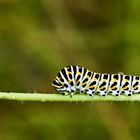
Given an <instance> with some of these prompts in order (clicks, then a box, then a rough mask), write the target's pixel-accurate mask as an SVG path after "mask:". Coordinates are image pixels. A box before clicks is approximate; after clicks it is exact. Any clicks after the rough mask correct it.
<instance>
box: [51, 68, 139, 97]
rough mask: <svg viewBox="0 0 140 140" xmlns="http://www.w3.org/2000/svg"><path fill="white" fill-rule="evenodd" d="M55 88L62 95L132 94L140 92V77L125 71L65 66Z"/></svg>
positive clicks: (56, 80) (55, 82) (55, 81)
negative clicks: (111, 72) (104, 71)
mask: <svg viewBox="0 0 140 140" xmlns="http://www.w3.org/2000/svg"><path fill="white" fill-rule="evenodd" d="M52 86H53V87H54V89H55V90H56V91H57V92H59V93H61V94H62V95H70V96H71V97H72V96H73V95H74V93H75V92H76V91H79V92H80V93H81V94H84V93H85V94H87V95H89V96H93V95H94V94H95V93H96V94H98V95H101V96H106V95H107V94H112V95H114V96H119V95H120V94H124V95H127V96H131V95H132V94H133V93H140V77H138V76H132V75H125V74H123V73H117V74H107V73H104V74H102V73H97V72H94V71H90V70H88V69H86V68H84V67H82V66H77V65H76V66H67V67H64V68H63V69H62V70H61V71H60V72H59V73H58V75H57V76H56V78H55V80H54V81H53V83H52Z"/></svg>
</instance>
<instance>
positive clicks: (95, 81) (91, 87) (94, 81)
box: [86, 72, 101, 96]
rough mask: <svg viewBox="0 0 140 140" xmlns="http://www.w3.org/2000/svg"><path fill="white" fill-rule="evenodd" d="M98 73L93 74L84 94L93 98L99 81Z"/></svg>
mask: <svg viewBox="0 0 140 140" xmlns="http://www.w3.org/2000/svg"><path fill="white" fill-rule="evenodd" d="M100 75H101V74H100V73H96V72H93V73H92V76H91V79H90V81H89V84H88V85H87V89H86V94H87V95H89V96H93V95H94V94H95V92H96V90H97V86H98V84H99V80H100Z"/></svg>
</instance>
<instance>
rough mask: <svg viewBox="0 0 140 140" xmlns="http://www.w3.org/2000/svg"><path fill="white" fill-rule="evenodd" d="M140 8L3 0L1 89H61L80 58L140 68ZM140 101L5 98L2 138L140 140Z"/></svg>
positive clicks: (98, 67)
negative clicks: (58, 80)
mask: <svg viewBox="0 0 140 140" xmlns="http://www.w3.org/2000/svg"><path fill="white" fill-rule="evenodd" d="M139 14H140V1H138V0H113V1H111V0H106V1H103V0H80V1H75V0H55V1H53V0H0V91H5V92H6V91H7V92H9V91H11V92H12V91H13V92H43V93H44V92H47V93H54V90H53V89H52V87H51V82H52V81H53V79H54V78H55V76H56V74H57V73H58V72H59V70H60V69H61V68H62V67H64V66H67V65H75V64H77V65H82V66H85V67H86V68H89V69H90V70H94V71H97V72H107V73H118V72H124V73H129V74H132V75H140V63H139V61H140V54H139V52H140V39H139V35H140V17H139V16H140V15H139ZM139 106H140V103H138V102H136V103H126V102H125V103H120V102H116V103H99V102H98V103H94V102H93V103H39V102H15V101H0V139H2V140H25V139H26V140H49V139H52V140H78V139H80V140H85V139H88V140H91V139H104V140H105V139H107V140H118V139H120V140H124V139H127V140H133V139H139V137H140V133H139V129H140V117H139V116H140V108H139Z"/></svg>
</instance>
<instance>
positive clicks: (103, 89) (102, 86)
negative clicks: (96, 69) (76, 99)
mask: <svg viewBox="0 0 140 140" xmlns="http://www.w3.org/2000/svg"><path fill="white" fill-rule="evenodd" d="M109 80H110V74H100V80H99V84H98V86H97V90H96V93H98V94H99V95H101V96H106V94H107V93H108V86H109Z"/></svg>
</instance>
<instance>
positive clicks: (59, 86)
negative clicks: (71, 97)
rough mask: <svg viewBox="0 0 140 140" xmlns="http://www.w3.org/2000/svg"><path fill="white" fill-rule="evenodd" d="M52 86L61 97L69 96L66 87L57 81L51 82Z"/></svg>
mask: <svg viewBox="0 0 140 140" xmlns="http://www.w3.org/2000/svg"><path fill="white" fill-rule="evenodd" d="M52 86H53V88H54V89H55V90H56V91H57V92H59V93H61V94H62V95H68V94H69V91H68V90H67V86H66V85H65V84H63V83H61V82H59V81H58V80H57V79H55V80H54V81H53V83H52Z"/></svg>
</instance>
